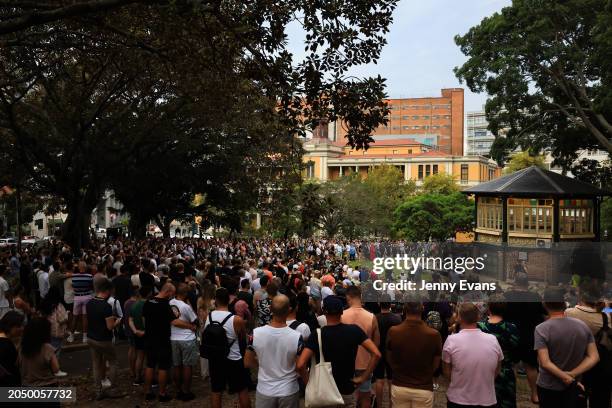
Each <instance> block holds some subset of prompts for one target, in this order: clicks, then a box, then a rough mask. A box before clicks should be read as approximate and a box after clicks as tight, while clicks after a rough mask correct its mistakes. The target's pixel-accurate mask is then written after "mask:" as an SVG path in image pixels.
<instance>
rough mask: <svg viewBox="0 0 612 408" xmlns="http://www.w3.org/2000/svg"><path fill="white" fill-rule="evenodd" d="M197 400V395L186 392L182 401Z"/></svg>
mask: <svg viewBox="0 0 612 408" xmlns="http://www.w3.org/2000/svg"><path fill="white" fill-rule="evenodd" d="M194 399H195V394H194V393H193V392H184V393H183V397H182V398H181V401H185V402H187V401H193V400H194Z"/></svg>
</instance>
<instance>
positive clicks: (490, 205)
mask: <svg viewBox="0 0 612 408" xmlns="http://www.w3.org/2000/svg"><path fill="white" fill-rule="evenodd" d="M476 218H477V226H478V228H484V229H490V230H498V231H499V230H501V229H502V203H501V199H499V198H497V197H479V198H478V211H477V213H476Z"/></svg>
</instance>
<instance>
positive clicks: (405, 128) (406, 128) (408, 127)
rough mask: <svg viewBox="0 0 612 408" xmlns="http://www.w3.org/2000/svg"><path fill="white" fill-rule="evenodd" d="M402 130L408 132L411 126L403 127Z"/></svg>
mask: <svg viewBox="0 0 612 408" xmlns="http://www.w3.org/2000/svg"><path fill="white" fill-rule="evenodd" d="M402 129H404V130H408V129H410V126H402Z"/></svg>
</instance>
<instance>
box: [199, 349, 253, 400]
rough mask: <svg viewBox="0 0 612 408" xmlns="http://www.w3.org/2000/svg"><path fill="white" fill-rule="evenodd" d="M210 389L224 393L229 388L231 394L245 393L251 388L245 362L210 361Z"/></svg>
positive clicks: (228, 360)
mask: <svg viewBox="0 0 612 408" xmlns="http://www.w3.org/2000/svg"><path fill="white" fill-rule="evenodd" d="M208 367H209V374H210V388H211V391H212V392H223V391H225V388H226V387H227V388H228V389H229V392H230V394H234V393H236V392H240V391H243V390H245V389H247V387H248V386H249V382H250V381H249V376H250V373H249V371H248V370H247V369H246V368H244V362H243V361H242V359H240V360H230V359H227V358H225V359H219V360H217V359H213V360H208Z"/></svg>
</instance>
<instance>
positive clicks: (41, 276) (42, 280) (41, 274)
mask: <svg viewBox="0 0 612 408" xmlns="http://www.w3.org/2000/svg"><path fill="white" fill-rule="evenodd" d="M36 277H37V278H38V290H39V291H40V297H41V298H44V297H45V296H47V293H48V292H49V273H48V272H45V271H43V270H42V269H39V270H38V272H37V273H36Z"/></svg>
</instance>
